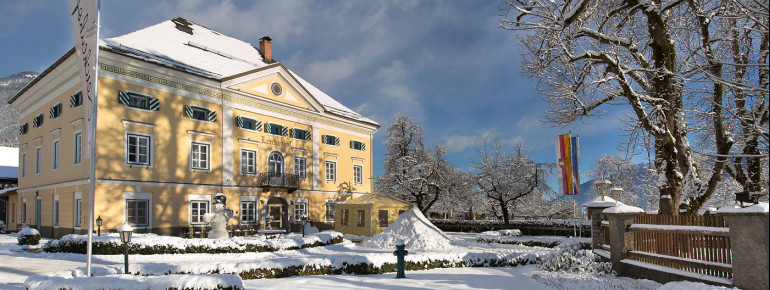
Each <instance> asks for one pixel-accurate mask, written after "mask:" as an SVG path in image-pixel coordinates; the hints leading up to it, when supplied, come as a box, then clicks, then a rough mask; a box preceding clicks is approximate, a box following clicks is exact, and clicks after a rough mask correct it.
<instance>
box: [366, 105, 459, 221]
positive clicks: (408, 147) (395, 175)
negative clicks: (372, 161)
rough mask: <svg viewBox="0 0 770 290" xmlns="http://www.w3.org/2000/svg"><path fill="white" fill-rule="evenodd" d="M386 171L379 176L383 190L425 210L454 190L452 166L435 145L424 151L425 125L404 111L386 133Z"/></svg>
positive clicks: (440, 149)
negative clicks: (431, 148)
mask: <svg viewBox="0 0 770 290" xmlns="http://www.w3.org/2000/svg"><path fill="white" fill-rule="evenodd" d="M385 143H386V146H387V153H386V155H385V160H383V163H384V165H385V174H384V175H383V176H381V177H378V178H377V187H378V188H379V190H380V191H382V192H384V193H386V194H390V195H392V196H394V197H397V198H401V199H405V200H407V201H410V202H414V203H415V204H416V205H417V208H418V209H420V211H422V212H423V213H427V212H428V210H430V208H431V207H432V206H433V205H434V204H435V203H436V202H437V201H438V199H439V198H440V197H441V196H442V195H444V194H448V192H449V191H451V190H452V187H453V184H452V183H451V181H452V180H451V177H452V174H453V167H452V165H451V164H450V163H449V161H447V160H446V158H445V157H444V154H445V149H444V148H443V147H441V146H440V145H436V147H435V149H434V151H432V152H429V151H425V145H424V143H423V135H422V127H421V126H420V125H419V124H417V123H414V122H412V119H411V118H410V117H408V116H405V115H403V114H396V116H395V117H394V120H393V121H392V122H391V124H390V126H388V135H387V136H385Z"/></svg>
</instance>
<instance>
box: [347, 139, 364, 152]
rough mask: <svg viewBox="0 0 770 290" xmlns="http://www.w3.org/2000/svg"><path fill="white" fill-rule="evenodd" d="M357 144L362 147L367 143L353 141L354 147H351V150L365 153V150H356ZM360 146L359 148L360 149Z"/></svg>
mask: <svg viewBox="0 0 770 290" xmlns="http://www.w3.org/2000/svg"><path fill="white" fill-rule="evenodd" d="M356 144H359V145H360V146H364V144H365V143H364V142H361V141H358V140H353V147H351V148H350V149H353V150H355V151H364V150H363V149H356V148H355V147H356ZM360 146H359V147H360Z"/></svg>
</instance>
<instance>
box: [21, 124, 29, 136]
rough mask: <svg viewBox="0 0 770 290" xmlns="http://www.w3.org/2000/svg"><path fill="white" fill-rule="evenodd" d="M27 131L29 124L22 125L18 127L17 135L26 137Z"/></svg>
mask: <svg viewBox="0 0 770 290" xmlns="http://www.w3.org/2000/svg"><path fill="white" fill-rule="evenodd" d="M27 131H29V123H24V125H21V126H19V134H21V135H27Z"/></svg>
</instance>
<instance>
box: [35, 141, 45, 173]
mask: <svg viewBox="0 0 770 290" xmlns="http://www.w3.org/2000/svg"><path fill="white" fill-rule="evenodd" d="M42 155H43V148H41V147H40V146H38V147H37V148H35V175H38V174H40V170H41V168H42V167H43V166H42V165H43V162H41V161H40V158H41V157H43V156H42Z"/></svg>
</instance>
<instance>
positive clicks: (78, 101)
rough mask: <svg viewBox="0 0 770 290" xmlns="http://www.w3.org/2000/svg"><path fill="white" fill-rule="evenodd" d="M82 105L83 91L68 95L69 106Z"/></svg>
mask: <svg viewBox="0 0 770 290" xmlns="http://www.w3.org/2000/svg"><path fill="white" fill-rule="evenodd" d="M82 105H83V92H77V93H75V94H74V95H72V96H70V107H72V108H77V107H80V106H82Z"/></svg>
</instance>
